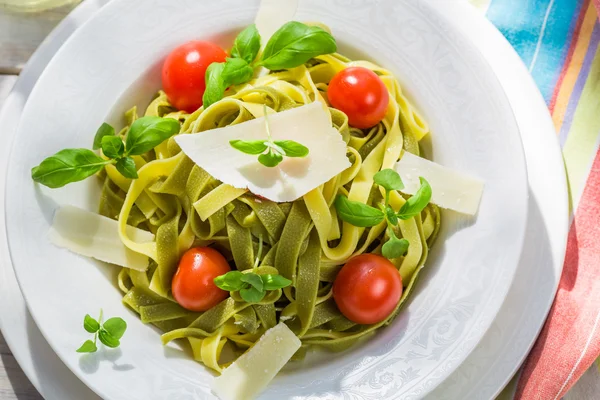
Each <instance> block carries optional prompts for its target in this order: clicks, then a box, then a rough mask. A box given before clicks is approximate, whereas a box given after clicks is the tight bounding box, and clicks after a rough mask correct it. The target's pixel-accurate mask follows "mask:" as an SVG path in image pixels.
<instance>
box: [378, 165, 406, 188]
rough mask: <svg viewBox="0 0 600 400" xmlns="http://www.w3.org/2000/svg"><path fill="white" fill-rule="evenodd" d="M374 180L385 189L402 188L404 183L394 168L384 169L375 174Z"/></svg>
mask: <svg viewBox="0 0 600 400" xmlns="http://www.w3.org/2000/svg"><path fill="white" fill-rule="evenodd" d="M373 181H374V182H375V183H376V184H378V185H379V186H381V187H383V188H384V189H385V190H388V191H389V190H402V189H404V183H403V182H402V179H401V178H400V175H399V174H398V173H397V172H396V171H394V170H393V169H389V168H388V169H383V170H381V171H379V172H378V173H376V174H375V175H374V176H373Z"/></svg>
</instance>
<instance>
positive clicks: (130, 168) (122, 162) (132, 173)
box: [115, 157, 138, 179]
mask: <svg viewBox="0 0 600 400" xmlns="http://www.w3.org/2000/svg"><path fill="white" fill-rule="evenodd" d="M115 167H117V171H119V172H120V173H121V175H123V176H124V177H125V178H129V179H137V178H138V173H137V169H136V166H135V161H133V158H131V157H125V158H120V159H118V160H117V163H116V164H115Z"/></svg>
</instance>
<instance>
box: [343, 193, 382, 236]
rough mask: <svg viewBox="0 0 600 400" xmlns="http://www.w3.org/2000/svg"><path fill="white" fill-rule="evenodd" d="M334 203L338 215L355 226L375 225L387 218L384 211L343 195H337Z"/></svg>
mask: <svg viewBox="0 0 600 400" xmlns="http://www.w3.org/2000/svg"><path fill="white" fill-rule="evenodd" d="M334 205H335V209H336V211H337V214H338V217H340V218H341V219H342V220H343V221H346V222H348V223H350V224H352V225H354V226H359V227H362V228H366V227H370V226H375V225H377V224H379V223H381V222H382V221H383V220H384V219H385V217H384V214H383V211H381V210H378V209H376V208H375V207H371V206H368V205H366V204H364V203H360V202H358V201H350V200H348V198H347V197H346V196H343V195H339V196H338V197H336V199H335V203H334Z"/></svg>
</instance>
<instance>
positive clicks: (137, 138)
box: [31, 116, 179, 188]
mask: <svg viewBox="0 0 600 400" xmlns="http://www.w3.org/2000/svg"><path fill="white" fill-rule="evenodd" d="M178 132H179V122H178V121H177V120H174V119H172V118H160V117H154V116H148V117H142V118H139V119H137V120H136V121H135V122H134V123H133V124H131V127H130V128H129V131H128V132H127V138H126V140H125V143H123V141H122V140H121V138H120V137H119V136H117V135H115V129H114V128H113V127H112V126H110V125H109V124H107V123H103V124H102V125H101V126H100V128H98V131H97V132H96V136H95V137H94V144H93V149H94V150H98V149H102V153H103V154H104V155H105V156H106V157H107V158H108V160H105V159H104V158H102V157H100V156H99V155H98V154H96V153H94V152H93V151H92V150H88V149H65V150H61V151H59V152H58V153H56V154H54V155H53V156H50V157H48V158H46V159H45V160H44V161H42V162H41V163H40V165H38V166H37V167H34V168H32V170H31V177H32V178H33V180H34V181H36V182H38V183H41V184H42V185H45V186H48V187H50V188H59V187H63V186H65V185H66V184H68V183H72V182H78V181H81V180H84V179H85V178H87V177H89V176H92V175H94V174H96V173H97V172H99V171H101V170H102V168H104V167H105V166H106V165H108V164H114V165H115V167H116V168H117V170H118V171H119V172H120V173H121V174H122V175H123V176H124V177H126V178H129V179H136V178H137V177H138V174H137V170H136V166H135V162H134V160H133V158H131V156H136V155H141V154H144V153H146V152H148V151H150V150H152V149H153V148H154V147H156V146H158V145H159V144H161V143H162V142H164V141H165V140H166V139H168V138H170V137H171V136H173V135H175V134H176V133H178Z"/></svg>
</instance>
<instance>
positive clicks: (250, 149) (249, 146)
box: [229, 140, 268, 154]
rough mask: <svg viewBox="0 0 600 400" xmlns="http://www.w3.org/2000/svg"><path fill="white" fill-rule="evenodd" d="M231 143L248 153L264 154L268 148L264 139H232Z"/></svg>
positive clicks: (237, 148) (232, 145)
mask: <svg viewBox="0 0 600 400" xmlns="http://www.w3.org/2000/svg"><path fill="white" fill-rule="evenodd" d="M229 144H230V145H231V147H233V148H234V149H236V150H239V151H241V152H242V153H246V154H262V153H263V152H264V151H265V150H267V148H268V147H267V145H266V144H265V141H264V140H230V141H229Z"/></svg>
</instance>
